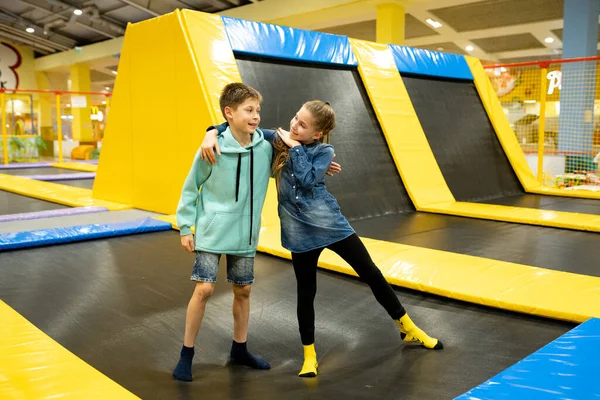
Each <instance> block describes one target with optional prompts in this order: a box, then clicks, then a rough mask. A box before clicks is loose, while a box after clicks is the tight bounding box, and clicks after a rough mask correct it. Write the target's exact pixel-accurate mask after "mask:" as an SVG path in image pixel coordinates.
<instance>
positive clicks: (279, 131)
mask: <svg viewBox="0 0 600 400" xmlns="http://www.w3.org/2000/svg"><path fill="white" fill-rule="evenodd" d="M277 134H278V135H279V137H280V138H281V140H283V143H285V144H286V145H287V146H288V147H290V148H291V147H296V146H300V144H301V143H300V142H298V141H296V140H294V139H292V138H291V137H290V133H289V132H288V131H286V130H283V129H281V128H279V129H277Z"/></svg>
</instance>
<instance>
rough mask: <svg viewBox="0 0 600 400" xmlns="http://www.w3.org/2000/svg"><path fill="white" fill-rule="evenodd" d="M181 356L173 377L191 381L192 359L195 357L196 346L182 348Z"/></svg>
mask: <svg viewBox="0 0 600 400" xmlns="http://www.w3.org/2000/svg"><path fill="white" fill-rule="evenodd" d="M180 355H181V357H180V358H179V362H178V363H177V366H176V367H175V370H174V371H173V377H174V378H175V379H178V380H180V381H185V382H191V381H192V359H193V358H194V348H193V347H185V346H183V347H182V348H181V354H180Z"/></svg>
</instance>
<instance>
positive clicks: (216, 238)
mask: <svg viewBox="0 0 600 400" xmlns="http://www.w3.org/2000/svg"><path fill="white" fill-rule="evenodd" d="M249 237H250V216H249V215H243V214H241V213H225V212H217V213H216V214H215V215H214V216H213V218H212V219H211V221H210V223H209V224H208V225H207V227H206V229H205V230H204V232H202V235H201V236H200V237H199V238H198V244H199V245H200V247H201V248H203V249H206V250H212V251H215V252H235V251H243V250H247V249H248V248H249V245H248V240H249Z"/></svg>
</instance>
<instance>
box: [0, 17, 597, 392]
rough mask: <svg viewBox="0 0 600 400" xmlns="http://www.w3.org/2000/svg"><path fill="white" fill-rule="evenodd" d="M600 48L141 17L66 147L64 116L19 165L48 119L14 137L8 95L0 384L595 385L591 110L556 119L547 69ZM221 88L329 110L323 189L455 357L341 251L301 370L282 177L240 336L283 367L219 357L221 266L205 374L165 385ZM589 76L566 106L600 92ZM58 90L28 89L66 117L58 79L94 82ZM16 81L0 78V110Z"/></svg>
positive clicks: (0, 187)
mask: <svg viewBox="0 0 600 400" xmlns="http://www.w3.org/2000/svg"><path fill="white" fill-rule="evenodd" d="M150 44H151V45H150ZM157 54H160V56H157ZM599 60H600V59H599V58H598V57H595V58H594V59H593V60H592V59H586V60H578V61H576V62H566V61H564V60H562V61H560V62H557V63H555V64H552V65H550V64H548V65H545V64H544V65H541V66H540V64H539V63H538V64H526V65H522V63H521V64H511V65H509V64H485V65H484V64H483V63H482V61H481V60H479V59H478V58H476V57H474V56H469V55H462V54H453V53H448V52H441V51H435V50H427V49H422V48H413V47H408V46H401V45H396V44H384V43H375V42H372V41H367V40H359V39H354V38H349V37H347V36H343V35H336V34H330V33H323V32H318V31H311V30H302V29H298V28H291V27H287V26H283V25H275V24H268V23H262V22H256V21H250V20H244V19H238V18H233V17H227V16H221V15H216V14H211V13H203V12H198V11H191V10H175V11H174V12H172V13H167V14H164V15H159V16H155V17H152V18H149V19H146V20H144V21H141V22H137V23H132V24H129V25H128V26H127V30H126V32H125V35H124V39H123V43H122V50H121V55H120V60H119V65H118V74H115V75H116V82H115V86H114V89H113V90H112V93H110V96H108V95H106V94H104V93H94V95H96V96H105V98H104V100H103V101H104V102H105V103H104V104H100V107H101V108H100V111H102V112H104V113H105V115H104V116H103V118H105V124H106V126H102V129H101V130H100V128H97V130H94V132H96V133H94V134H93V135H91V136H90V134H88V136H86V139H85V140H80V141H79V142H78V144H77V146H75V147H74V148H73V149H72V152H71V155H69V157H68V159H66V160H63V159H62V157H63V153H64V152H63V151H62V144H60V145H59V144H58V143H62V142H63V132H62V131H61V129H60V128H59V129H58V130H59V132H53V131H52V132H51V131H50V130H49V131H47V133H45V134H44V135H47V138H48V140H46V141H43V143H44V145H47V146H54V141H57V146H58V147H57V148H58V149H59V150H57V152H58V154H60V159H53V158H51V157H49V158H47V159H44V157H41V158H39V159H36V160H31V158H32V157H26V158H24V159H23V160H20V161H19V160H16V154H17V153H18V151H19V148H20V147H19V146H18V145H16V144H14V145H13V147H12V149H13V150H14V151H13V150H11V147H10V146H9V142H10V141H11V140H12V139H14V138H15V137H17V136H19V135H25V134H27V133H29V134H32V133H33V132H27V131H26V130H24V128H18V129H20V131H19V132H15V131H14V129H12V128H11V132H12V134H11V135H9V134H8V133H7V131H6V126H7V124H6V123H5V120H6V119H7V116H6V115H7V113H6V110H3V112H2V118H3V132H2V139H3V146H4V147H3V153H4V155H3V157H4V158H3V161H4V164H3V165H0V398H2V399H40V398H73V399H96V398H97V399H129V398H131V399H134V398H142V399H195V398H220V399H221V398H223V399H225V398H228V399H275V398H277V399H279V398H289V399H320V398H327V399H341V398H351V399H367V398H369V399H370V398H381V399H392V398H393V399H396V398H398V399H419V400H423V399H453V398H457V399H464V400H467V399H468V400H472V399H509V398H510V399H559V398H561V399H566V398H569V399H591V398H594V397H598V396H600V386H599V385H598V383H596V382H597V381H596V379H595V375H596V372H597V371H598V367H599V361H598V360H599V359H600V357H598V356H600V350H599V349H600V320H599V319H598V318H600V268H599V267H598V266H599V265H600V263H599V261H598V260H600V246H598V243H599V241H598V240H599V238H600V236H599V235H600V191H598V190H596V187H600V186H598V185H597V182H596V181H594V179H593V177H592V176H591V174H596V173H597V172H598V171H597V169H594V165H595V162H597V161H594V157H595V152H597V153H600V148H598V146H599V145H600V142H598V141H597V140H596V135H595V133H593V134H591V135H590V137H589V138H587V137H586V139H585V140H579V139H577V137H576V132H577V131H578V129H584V128H585V129H588V126H587V125H586V126H583V124H588V125H590V124H591V125H590V126H592V128H590V129H592V130H591V131H590V132H592V131H594V129H593V125H594V122H593V121H592V122H589V121H587V120H586V119H585V118H583V117H581V116H580V117H579V118H580V119H582V118H583V120H584V122H582V123H579V122H577V123H576V122H575V118H577V117H573V120H568V121H567V122H566V123H567V124H571V125H568V126H569V127H572V128H569V129H567V130H566V131H564V130H561V129H559V128H558V125H559V122H556V127H555V128H552V127H550V128H548V126H550V125H551V124H552V123H551V122H547V121H551V119H549V118H558V117H557V115H558V114H557V113H556V111H557V107H556V106H555V105H554V103H556V102H558V101H559V98H558V97H557V96H558V94H557V92H558V83H557V82H555V81H553V80H554V79H558V78H556V76H557V74H556V73H555V74H553V75H551V79H548V78H547V77H548V74H549V73H550V72H552V71H556V70H561V71H562V74H563V82H562V89H561V90H562V92H563V94H564V93H565V91H569V90H572V91H575V92H581V88H582V87H588V86H589V84H590V79H591V78H590V77H589V76H588V75H585V74H584V75H582V74H581V73H580V70H577V69H576V68H574V66H575V65H580V64H581V63H584V64H585V63H586V62H587V63H592V64H593V68H590V67H585V68H586V71H588V72H589V70H590V69H593V71H594V73H595V70H596V63H597V62H598V61H599ZM557 65H558V67H557ZM586 65H587V64H586ZM569 74H571V75H569ZM568 76H578V77H581V78H578V79H576V80H575V81H576V82H575V83H573V81H572V80H569V79H568V78H567V77H568ZM519 80H520V81H519ZM155 82H160V89H159V88H157V87H156V85H155V84H154V83H155ZM230 82H244V83H246V84H248V85H250V86H252V87H254V88H256V89H257V90H258V91H259V92H260V93H261V94H262V96H263V98H264V101H263V103H262V105H261V107H262V111H261V122H260V126H261V127H263V128H269V129H276V128H277V127H284V128H285V127H286V126H287V125H288V121H289V120H290V118H291V117H292V116H293V115H294V114H295V113H296V111H297V110H298V109H299V107H300V106H301V105H302V104H303V103H304V102H305V101H307V100H312V99H321V100H324V101H328V102H330V103H331V105H332V107H333V108H334V110H335V111H336V114H337V127H336V128H335V130H334V131H333V133H332V134H331V144H332V145H333V146H334V148H335V153H336V158H335V161H337V162H338V163H340V164H341V166H342V172H341V173H339V174H337V175H335V176H332V177H327V189H328V190H329V191H330V192H331V193H332V194H333V195H334V196H335V198H336V199H337V200H338V202H339V205H340V208H341V210H342V211H343V213H344V215H345V216H346V217H347V218H348V220H349V221H350V223H351V225H352V227H353V228H354V229H355V230H356V233H357V234H358V235H359V236H360V237H361V238H362V240H363V241H364V243H365V245H366V247H367V248H368V250H369V253H370V254H371V256H372V257H373V260H374V261H375V263H376V264H377V266H378V267H379V268H380V270H381V271H382V273H383V275H384V276H385V278H386V279H387V281H388V282H389V283H391V284H392V285H393V287H394V291H395V292H396V294H397V296H398V297H399V298H400V299H401V301H402V303H403V304H404V306H405V307H406V309H407V310H409V311H410V313H411V315H412V318H413V319H414V320H415V321H418V322H419V325H420V326H422V327H423V329H426V330H429V331H432V332H435V334H436V335H437V336H438V337H439V338H440V339H441V340H442V341H443V343H444V349H443V350H441V351H436V352H430V351H427V350H425V349H423V348H421V347H420V346H418V345H413V344H406V343H404V344H403V343H402V340H401V339H400V336H399V335H398V330H397V329H396V328H395V326H394V324H393V323H390V321H388V319H389V318H388V316H387V315H386V314H385V311H384V310H383V309H381V308H380V307H379V306H378V304H377V303H376V301H375V299H374V298H373V297H372V295H371V292H370V290H369V287H368V286H366V285H364V284H363V283H361V282H360V280H358V279H357V278H356V274H355V273H354V271H353V270H352V269H351V268H350V267H349V266H348V265H347V264H346V263H345V262H344V261H343V260H342V259H341V258H340V257H338V256H337V255H335V254H334V253H332V252H329V251H326V252H325V253H323V256H322V257H321V261H320V263H319V267H320V270H319V273H318V285H319V292H318V295H317V298H316V307H315V308H316V310H317V341H316V343H317V348H318V350H319V375H318V376H317V377H316V378H314V379H301V378H298V377H297V376H296V375H297V367H298V365H300V363H301V360H302V354H301V351H302V346H301V343H300V341H299V335H298V328H297V321H296V282H295V277H294V271H293V269H292V265H291V261H290V259H291V256H290V253H289V252H288V251H287V250H285V249H284V248H283V247H282V245H281V234H280V223H279V218H278V215H277V193H276V191H277V189H276V186H275V182H274V179H271V182H270V186H269V189H268V192H267V199H266V201H265V205H264V209H263V213H262V217H261V220H262V224H261V231H260V241H259V253H257V256H256V261H255V275H256V283H255V284H254V285H253V291H252V300H251V301H252V306H251V309H250V331H249V340H248V341H249V343H250V346H251V347H252V349H253V351H254V352H255V353H256V354H258V355H260V356H262V357H265V358H266V359H268V360H269V361H270V362H271V365H272V368H271V370H269V371H257V370H249V369H243V368H241V367H236V366H229V365H227V349H228V346H229V345H230V341H231V339H230V338H231V332H232V325H233V321H232V318H231V311H230V306H231V300H232V295H231V291H230V288H229V285H228V284H227V283H226V279H225V277H226V269H225V268H224V265H225V263H224V261H222V262H221V268H220V270H219V281H218V283H217V284H216V289H215V292H214V294H213V295H212V299H211V302H210V303H209V305H208V307H207V310H206V314H205V317H204V322H203V326H202V329H201V331H200V335H199V337H198V340H197V345H196V352H197V356H196V360H195V363H194V365H193V373H194V375H195V376H196V377H197V379H196V378H195V380H194V382H192V383H190V384H186V383H182V382H177V381H175V380H173V379H172V377H171V374H172V369H173V367H174V366H175V363H176V362H177V359H178V358H177V357H178V351H179V349H180V346H181V339H182V334H183V326H184V321H185V307H186V305H187V301H188V300H189V296H190V293H191V291H192V285H191V284H190V283H188V282H189V269H190V267H191V266H192V263H193V256H191V255H190V254H188V253H185V252H184V251H183V250H182V249H181V247H180V243H179V232H178V231H177V224H176V219H175V215H174V214H175V211H176V209H177V204H178V201H179V197H180V195H181V188H182V185H183V182H184V180H185V178H186V176H187V173H188V171H189V168H190V165H191V163H192V161H193V159H194V156H195V154H196V152H197V151H198V148H199V147H200V145H201V143H202V140H203V139H204V132H205V131H206V128H207V127H208V126H211V125H216V124H220V123H222V122H223V117H222V115H221V110H220V106H219V95H220V93H221V90H222V88H223V87H224V86H225V85H226V84H228V83H230ZM528 82H530V83H528ZM593 82H596V78H595V76H594V80H593ZM551 84H552V85H554V86H555V89H554V90H556V92H553V93H552V94H547V93H548V91H549V85H551ZM528 85H529V86H528ZM593 86H594V87H595V83H594V85H593ZM532 87H535V90H532V89H531V88H532ZM596 93H598V90H595V93H594V94H592V95H589V96H588V95H586V96H587V97H586V96H583V97H585V98H582V96H581V95H580V96H579V97H577V96H575V95H573V96H575V97H574V98H573V99H572V100H571V101H572V103H575V104H582V102H590V101H591V102H592V104H593V102H594V101H595V96H596ZM50 94H51V96H50ZM50 94H48V93H45V92H39V93H37V95H39V96H40V97H41V96H50V97H53V96H54V97H55V99H54V100H52V101H55V103H52V102H51V101H50V100H48V99H46V100H39V99H38V100H36V105H37V106H39V107H46V108H47V112H48V113H50V115H52V114H54V116H53V117H50V116H48V117H47V118H48V121H50V119H51V118H54V122H55V124H54V125H55V126H56V125H58V126H61V124H60V123H58V124H56V121H59V120H60V118H61V117H60V114H61V112H64V107H61V106H59V107H57V105H60V104H62V103H64V101H65V100H64V99H63V100H61V98H60V96H64V97H65V98H67V97H69V96H78V95H79V96H81V95H90V96H91V95H92V94H91V93H86V92H76V91H74V92H73V93H70V92H68V91H65V92H64V93H54V92H52V93H50ZM563 94H561V96H562V95H563ZM11 95H15V94H14V93H12V94H11V93H9V92H6V93H5V92H4V91H3V92H2V96H3V98H2V104H7V103H6V99H5V96H6V97H9V96H11ZM21 95H24V93H21ZM519 96H521V97H519ZM590 96H591V99H590ZM525 97H527V98H526V99H525ZM98 99H99V100H102V97H98ZM519 99H520V100H519ZM524 99H525V100H530V99H531V100H536V105H535V106H536V107H538V109H537V110H536V111H535V112H536V113H538V117H537V118H527V115H532V114H533V112H532V110H530V109H528V108H527V107H532V106H533V105H531V103H525V105H524V106H523V100H524ZM542 99H543V100H542ZM44 101H46V102H47V103H48V104H46V105H44V104H43V102H44ZM33 102H34V100H31V104H32V107H33ZM516 102H518V103H519V104H521V105H520V106H518V107H517V106H516V105H515V103H516ZM561 103H562V104H563V106H562V107H560V108H561V109H562V111H563V112H566V111H565V110H567V109H568V107H567V106H566V104H569V103H568V101H567V102H566V103H563V102H562V100H561ZM546 109H551V110H552V112H551V113H550V114H547V113H546V111H545V110H546ZM61 110H63V111H61ZM94 111H95V112H96V113H98V110H97V109H96V110H89V109H85V110H79V111H78V112H86V113H88V114H94ZM559 114H560V110H559ZM10 115H13V114H10ZM86 115H87V114H86ZM546 116H547V117H548V118H546ZM592 119H593V118H592ZM525 121H526V122H527V123H525ZM577 121H578V120H577ZM546 122H547V124H548V125H547V126H543V125H544V123H546ZM27 123H29V124H33V123H34V121H33V118H30V120H28V121H26V123H23V124H24V125H27ZM37 123H38V124H39V123H40V122H39V121H38V122H37ZM562 123H563V122H561V124H562ZM48 125H49V126H50V125H52V124H51V123H49V124H48ZM525 125H527V127H525ZM530 125H532V126H530ZM539 125H542V126H541V127H540V126H539ZM10 126H12V125H10ZM31 126H33V125H31ZM582 126H583V127H582ZM94 129H96V128H94ZM21 131H22V132H21ZM551 132H554V133H551ZM565 132H567V133H565ZM586 132H587V131H586ZM53 135H54V136H53ZM74 135H75V134H74ZM9 136H10V137H9ZM45 137H46V136H45ZM33 140H38V141H39V139H33ZM565 143H566V144H565ZM95 149H101V150H98V151H96V152H95V153H94V150H95ZM9 150H10V151H13V153H14V156H13V155H11V154H12V153H10V151H9ZM40 151H41V150H40ZM15 152H16V153H15ZM9 153H10V154H9ZM94 154H96V156H94ZM95 158H97V159H95ZM45 160H49V161H45ZM553 162H554V163H555V164H553ZM556 163H558V164H559V165H560V166H561V167H560V168H558V169H556V168H554V166H556V165H557V164H556ZM566 165H568V166H570V167H569V168H566V167H565V166H566ZM533 167H535V168H533ZM582 174H583V178H581V175H582ZM577 176H580V178H577ZM577 179H579V180H577ZM565 182H567V183H568V184H567V183H565Z"/></svg>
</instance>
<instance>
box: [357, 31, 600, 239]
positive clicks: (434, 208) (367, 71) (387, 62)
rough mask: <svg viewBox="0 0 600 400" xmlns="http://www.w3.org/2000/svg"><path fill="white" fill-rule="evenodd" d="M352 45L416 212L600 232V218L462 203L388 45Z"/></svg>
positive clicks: (525, 174) (527, 176) (530, 180)
mask: <svg viewBox="0 0 600 400" xmlns="http://www.w3.org/2000/svg"><path fill="white" fill-rule="evenodd" d="M350 44H351V46H352V49H353V51H354V54H355V55H356V58H357V60H358V70H359V73H360V75H361V78H362V80H363V82H364V84H365V88H366V89H367V93H368V94H369V98H370V100H371V104H372V105H373V108H374V109H375V114H376V115H377V119H378V121H379V123H380V125H381V128H382V131H383V134H384V136H385V138H386V141H387V143H388V147H389V149H390V152H391V154H392V157H393V159H394V162H395V164H396V167H397V168H398V171H399V173H400V176H401V177H402V182H403V183H404V185H405V187H406V191H407V192H408V194H409V196H410V198H411V200H412V202H413V204H414V205H415V207H416V209H417V210H419V211H427V212H433V213H442V214H448V215H459V216H463V217H470V218H480V219H490V220H496V221H507V222H516V223H523V224H529V225H540V226H552V227H557V228H568V229H575V230H584V231H592V232H600V217H599V216H596V215H588V214H577V213H568V212H559V211H546V210H537V209H532V208H520V207H510V206H501V205H491V204H479V203H466V202H464V203H457V202H456V200H455V198H454V196H453V195H452V193H451V191H450V189H449V188H448V185H447V183H446V180H445V179H444V176H443V174H442V172H441V170H440V168H439V165H438V164H437V161H436V159H435V157H434V155H433V152H432V151H431V147H430V146H429V142H428V141H427V137H426V135H425V132H423V127H422V126H421V123H420V122H419V118H418V116H417V113H416V112H415V109H414V107H413V105H412V103H411V101H410V96H409V95H408V91H407V90H406V86H405V85H404V82H403V81H402V78H401V76H400V73H399V72H398V69H397V67H396V64H395V62H394V57H393V55H392V52H391V50H390V49H389V47H388V46H386V45H383V44H377V43H371V42H366V41H361V40H354V39H350ZM486 79H487V78H486ZM500 112H502V109H500ZM509 128H510V127H509ZM513 136H514V135H513ZM507 143H508V144H507V145H510V146H513V147H515V146H516V147H517V148H518V150H519V151H520V147H519V144H518V142H517V141H516V139H515V140H514V143H513V142H511V141H510V140H508V139H507ZM505 148H506V147H505ZM513 153H514V152H513ZM521 155H522V153H521ZM515 162H518V163H520V164H523V165H522V166H521V168H520V170H519V171H520V172H519V174H520V175H519V177H520V179H522V182H525V183H527V184H528V185H529V186H530V187H531V186H532V185H535V184H536V182H537V181H536V180H535V178H534V177H533V175H532V174H531V170H529V167H528V165H527V161H526V160H525V157H524V156H523V158H522V160H521V159H518V160H516V161H515ZM520 164H519V165H520ZM525 183H524V187H525Z"/></svg>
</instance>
